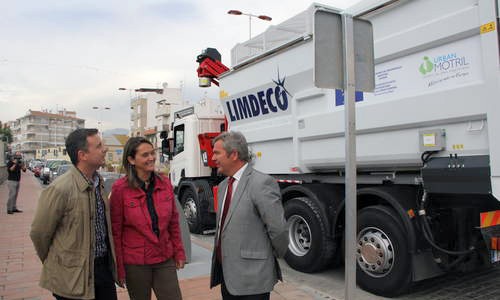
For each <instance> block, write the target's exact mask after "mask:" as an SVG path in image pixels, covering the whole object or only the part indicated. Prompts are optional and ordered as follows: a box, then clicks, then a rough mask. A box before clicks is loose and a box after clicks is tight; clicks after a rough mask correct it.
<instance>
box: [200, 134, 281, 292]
mask: <svg viewBox="0 0 500 300" xmlns="http://www.w3.org/2000/svg"><path fill="white" fill-rule="evenodd" d="M213 152H214V154H213V160H214V161H215V163H216V165H217V168H218V172H219V173H220V174H223V175H226V176H227V178H226V179H224V181H222V182H221V183H220V184H219V189H218V190H219V192H218V203H219V207H218V209H217V228H216V235H215V247H214V252H213V255H212V270H211V276H210V277H211V278H210V287H214V286H216V285H218V284H222V287H221V293H222V299H224V300H229V299H245V300H253V299H255V300H265V299H269V297H270V292H271V291H272V290H273V288H274V285H275V284H276V283H277V281H278V280H283V279H282V276H281V270H280V267H279V264H278V261H277V259H276V257H283V256H284V255H285V253H286V251H287V249H288V230H287V227H286V222H285V217H284V211H283V206H282V203H281V196H280V191H279V187H278V184H277V183H276V180H275V179H274V178H272V177H271V176H269V175H266V174H263V173H261V172H258V171H256V170H254V169H253V168H252V167H251V166H250V165H249V162H250V160H251V159H250V158H251V157H250V153H249V150H248V145H247V142H246V139H245V137H244V136H243V135H242V134H241V133H239V132H225V133H222V134H220V135H219V136H218V137H216V138H215V139H214V148H213Z"/></svg>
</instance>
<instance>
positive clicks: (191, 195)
mask: <svg viewBox="0 0 500 300" xmlns="http://www.w3.org/2000/svg"><path fill="white" fill-rule="evenodd" d="M181 206H182V210H183V211H184V216H186V221H187V223H188V225H189V231H190V232H192V233H202V232H203V224H202V221H201V214H200V211H199V208H200V201H199V199H198V194H197V193H196V192H195V191H194V190H193V188H191V187H187V188H186V189H185V190H184V193H182V197H181Z"/></svg>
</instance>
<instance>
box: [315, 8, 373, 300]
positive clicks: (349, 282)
mask: <svg viewBox="0 0 500 300" xmlns="http://www.w3.org/2000/svg"><path fill="white" fill-rule="evenodd" d="M313 38H314V84H315V85H316V86H317V87H319V88H329V89H336V88H340V89H343V91H344V116H345V117H344V118H345V119H344V121H345V135H344V136H345V172H344V173H345V195H346V196H345V283H346V287H345V299H346V300H351V299H354V298H355V296H354V291H355V289H356V265H357V262H356V256H355V251H356V236H357V227H356V224H357V197H356V181H357V178H356V176H357V172H356V107H355V103H356V102H355V98H354V95H355V91H356V90H358V91H364V92H371V91H373V90H374V88H375V72H374V70H375V66H374V58H373V56H374V52H373V31H372V26H371V23H370V22H368V21H363V20H359V19H354V18H353V17H352V16H351V15H349V14H340V13H338V12H335V11H332V10H324V9H319V10H317V11H315V13H314V32H313Z"/></svg>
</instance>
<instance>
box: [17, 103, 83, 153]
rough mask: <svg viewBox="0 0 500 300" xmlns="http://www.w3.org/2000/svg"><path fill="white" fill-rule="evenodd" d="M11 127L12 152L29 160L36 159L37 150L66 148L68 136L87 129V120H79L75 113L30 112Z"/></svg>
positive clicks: (63, 111)
mask: <svg viewBox="0 0 500 300" xmlns="http://www.w3.org/2000/svg"><path fill="white" fill-rule="evenodd" d="M9 125H10V128H11V131H12V137H13V142H12V144H11V147H12V151H20V152H21V153H23V155H24V157H25V158H27V159H29V158H34V157H35V153H36V150H39V149H44V148H58V147H60V146H62V147H64V143H65V138H66V136H68V134H69V133H70V132H71V131H73V130H75V129H77V128H83V127H85V120H84V119H80V118H77V117H76V112H74V111H67V110H60V111H58V112H57V113H52V112H48V111H35V110H29V111H28V112H27V113H26V115H25V116H23V117H21V118H18V119H16V120H15V121H11V122H10V123H9Z"/></svg>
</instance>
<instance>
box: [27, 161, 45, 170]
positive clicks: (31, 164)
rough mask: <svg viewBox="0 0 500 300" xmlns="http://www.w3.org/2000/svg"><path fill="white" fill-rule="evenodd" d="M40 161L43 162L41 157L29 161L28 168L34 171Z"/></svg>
mask: <svg viewBox="0 0 500 300" xmlns="http://www.w3.org/2000/svg"><path fill="white" fill-rule="evenodd" d="M39 163H42V161H41V160H39V159H32V160H30V162H29V163H28V170H30V171H33V169H34V168H35V166H36V165H38V164H39Z"/></svg>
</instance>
